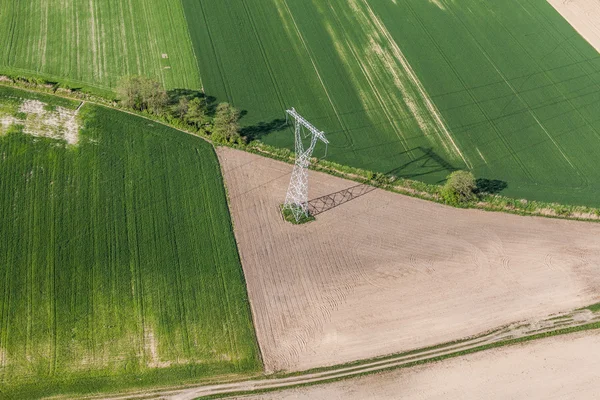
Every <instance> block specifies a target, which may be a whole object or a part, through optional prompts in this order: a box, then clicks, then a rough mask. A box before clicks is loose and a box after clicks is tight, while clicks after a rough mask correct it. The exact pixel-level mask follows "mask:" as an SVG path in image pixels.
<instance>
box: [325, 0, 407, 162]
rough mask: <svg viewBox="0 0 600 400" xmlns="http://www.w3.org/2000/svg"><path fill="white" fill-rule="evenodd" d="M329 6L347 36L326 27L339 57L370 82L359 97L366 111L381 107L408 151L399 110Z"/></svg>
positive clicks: (354, 77)
mask: <svg viewBox="0 0 600 400" xmlns="http://www.w3.org/2000/svg"><path fill="white" fill-rule="evenodd" d="M329 6H330V10H331V13H332V14H333V15H334V16H335V18H336V21H337V23H338V24H337V26H338V28H339V29H341V30H342V32H344V36H345V37H344V39H343V41H342V40H341V38H338V35H337V33H336V31H335V30H334V29H333V28H332V27H331V25H329V24H328V25H327V26H326V28H327V31H328V33H329V35H330V36H331V37H332V40H333V43H334V45H335V47H336V50H337V52H338V54H339V56H340V57H341V59H342V60H343V61H344V63H345V64H346V65H350V64H351V62H354V63H356V64H358V65H359V67H360V71H361V73H362V74H363V76H364V77H365V78H366V80H367V82H368V85H369V89H370V90H369V91H366V90H360V89H359V90H360V96H359V97H360V100H361V101H362V103H363V105H364V109H365V110H376V109H377V106H376V105H375V104H374V103H377V104H378V105H379V108H380V109H381V110H383V113H384V115H385V118H386V120H387V121H388V122H389V124H390V126H391V128H392V129H393V130H394V132H395V133H396V135H397V136H398V139H399V140H400V141H401V142H402V145H403V146H404V149H405V150H407V151H408V150H409V147H408V143H407V140H406V138H405V137H404V136H403V133H402V130H401V128H400V127H399V126H398V123H397V121H398V119H397V118H398V116H396V115H395V114H396V113H395V111H397V110H393V111H392V110H390V108H389V106H388V104H390V101H389V100H390V99H389V97H387V96H386V99H384V98H383V95H382V93H381V92H380V91H379V90H378V89H377V86H376V85H375V78H374V77H373V75H372V73H371V72H372V71H371V70H370V69H368V68H367V67H366V66H365V64H364V62H362V61H361V59H360V57H359V56H358V54H357V49H356V47H355V46H354V45H353V43H352V41H351V39H349V38H348V35H347V33H346V30H345V28H344V24H343V23H342V22H341V21H340V18H339V16H338V15H337V12H336V10H335V7H334V6H333V5H332V4H329ZM342 43H345V45H346V46H345V47H344V46H342ZM346 49H348V51H346ZM348 53H350V54H348ZM350 56H352V61H351V60H350ZM350 73H351V74H352V76H353V80H354V82H356V83H357V84H359V82H360V80H359V78H358V77H357V76H356V74H355V73H354V70H353V69H350ZM370 93H372V94H373V95H374V96H375V99H376V102H373V101H372V97H371V96H370ZM391 103H392V104H395V103H397V100H396V99H394V101H393V102H391ZM394 118H396V119H394ZM409 155H410V157H412V153H409Z"/></svg>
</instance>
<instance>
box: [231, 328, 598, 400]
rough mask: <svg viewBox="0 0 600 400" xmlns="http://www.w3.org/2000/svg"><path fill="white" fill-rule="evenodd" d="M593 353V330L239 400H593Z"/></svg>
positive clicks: (595, 384) (595, 358) (595, 392)
mask: <svg viewBox="0 0 600 400" xmlns="http://www.w3.org/2000/svg"><path fill="white" fill-rule="evenodd" d="M598 354H600V332H597V331H593V332H592V333H581V334H575V335H565V336H558V337H554V338H550V339H544V340H540V341H534V342H529V343H527V344H523V345H519V346H511V347H504V348H499V349H494V350H490V351H484V352H481V353H476V354H472V355H468V356H465V357H460V358H457V359H452V360H446V361H442V362H438V363H435V364H428V365H424V366H421V367H416V368H411V369H406V370H396V371H392V372H386V373H381V374H377V375H371V376H366V377H362V378H356V379H351V380H347V381H341V382H337V383H333V384H326V385H320V386H312V387H308V388H304V389H295V390H288V391H282V392H274V393H271V394H266V395H258V396H248V397H243V399H253V400H259V399H260V400H275V399H277V400H280V399H281V400H292V399H294V400H305V399H311V400H342V399H344V400H345V399H372V400H392V399H402V400H425V399H427V400H435V399H439V400H442V399H443V400H445V399H464V400H480V399H489V400H494V399H497V400H504V399H529V400H536V399H539V400H549V399H557V400H558V399H560V400H563V399H577V400H586V399H590V400H591V399H597V398H598V379H599V378H600V372H599V371H600V358H599V357H598ZM241 399H242V398H240V400H241Z"/></svg>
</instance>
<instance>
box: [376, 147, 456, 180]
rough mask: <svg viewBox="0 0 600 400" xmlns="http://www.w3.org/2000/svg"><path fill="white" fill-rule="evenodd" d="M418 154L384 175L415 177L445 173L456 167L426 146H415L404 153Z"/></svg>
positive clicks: (452, 170) (454, 169)
mask: <svg viewBox="0 0 600 400" xmlns="http://www.w3.org/2000/svg"><path fill="white" fill-rule="evenodd" d="M409 152H410V153H412V154H415V153H416V154H417V155H418V154H419V153H420V156H417V157H416V158H414V159H412V160H410V161H408V162H406V163H404V164H402V165H400V166H399V167H396V168H394V169H392V170H390V171H387V172H386V175H393V176H397V177H400V178H405V179H415V178H419V177H422V176H425V175H431V174H437V173H440V172H444V173H445V174H446V175H447V174H449V173H451V172H454V171H456V170H457V169H458V168H456V167H455V166H453V165H452V164H450V163H449V162H448V161H446V160H445V159H444V158H443V157H441V156H440V155H439V154H437V153H436V152H435V151H433V149H431V148H428V147H421V146H418V147H415V148H413V149H411V150H409V151H404V152H402V153H401V154H405V153H409Z"/></svg>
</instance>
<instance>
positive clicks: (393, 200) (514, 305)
mask: <svg viewBox="0 0 600 400" xmlns="http://www.w3.org/2000/svg"><path fill="white" fill-rule="evenodd" d="M218 154H219V158H220V160H221V163H222V168H223V172H224V176H225V181H226V184H227V187H228V191H229V195H230V199H231V210H232V216H233V221H234V226H235V234H236V240H237V242H238V245H239V250H240V256H241V259H242V265H243V268H244V271H245V276H246V281H247V285H248V291H249V296H250V302H251V307H252V310H253V314H254V320H255V326H256V330H257V334H258V339H259V343H260V347H261V350H262V355H263V359H264V363H265V367H266V369H267V371H276V370H287V371H296V370H305V369H309V368H313V367H319V366H326V365H333V364H340V363H344V362H349V361H353V360H358V359H366V358H371V357H375V356H380V355H384V354H390V353H396V352H401V351H406V350H411V349H415V348H420V347H425V346H429V345H435V344H438V343H442V342H448V341H451V340H454V339H459V338H463V337H467V336H471V335H476V334H479V333H482V332H485V331H487V330H489V329H493V328H496V327H498V326H501V325H504V324H509V323H512V322H515V321H521V320H531V319H535V318H536V317H542V316H546V315H549V314H552V313H555V312H560V311H565V310H570V309H573V308H577V307H581V306H585V305H588V304H592V303H595V302H598V301H600V225H598V224H594V223H583V222H573V221H563V220H554V219H545V218H535V217H519V216H515V215H507V214H500V213H486V212H482V211H477V210H461V209H454V208H450V207H446V206H442V205H439V204H436V203H431V202H427V201H422V200H419V199H414V198H410V197H406V196H401V195H398V194H394V193H389V192H385V191H382V190H373V191H363V192H364V193H362V195H361V196H360V197H357V198H355V199H354V200H352V201H350V202H347V203H345V204H342V205H339V206H337V207H335V208H332V209H330V210H328V211H326V212H323V213H322V214H319V215H318V216H317V220H316V221H314V222H311V223H308V224H305V225H300V226H294V225H291V224H289V223H287V222H285V221H283V220H282V218H281V216H280V214H279V211H278V206H279V204H280V203H281V202H282V201H283V199H284V197H285V192H286V189H287V185H288V180H289V177H290V173H291V170H292V166H291V165H288V164H285V163H281V162H278V161H274V160H271V159H268V158H263V157H259V156H256V155H253V154H249V153H244V152H240V151H236V150H232V149H228V148H219V149H218ZM310 179H311V187H310V196H311V198H317V197H320V196H324V195H328V194H331V193H335V192H338V191H340V190H343V189H348V188H351V187H355V186H356V183H355V182H351V181H347V180H344V179H339V178H335V177H332V176H330V175H326V174H322V173H317V172H312V171H311V173H310Z"/></svg>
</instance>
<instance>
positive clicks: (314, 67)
mask: <svg viewBox="0 0 600 400" xmlns="http://www.w3.org/2000/svg"><path fill="white" fill-rule="evenodd" d="M275 1H281V4H283V6H284V7H285V9H286V11H287V14H288V15H289V17H290V19H291V21H292V24H293V26H294V30H295V32H296V35H297V37H298V39H300V42H301V43H302V47H303V48H304V51H305V53H306V55H307V56H308V58H309V59H310V62H311V64H312V66H313V69H314V71H315V74H316V76H317V79H318V80H319V82H320V84H321V87H322V88H323V91H324V92H325V95H326V96H327V99H328V100H329V104H330V105H331V108H332V110H333V112H334V113H335V116H336V118H337V121H338V123H339V125H340V126H341V127H342V130H343V132H344V135H345V137H346V140H347V142H348V143H349V145H350V146H351V144H352V142H353V140H352V137H351V136H350V135H348V128H347V127H346V124H345V123H344V120H343V119H342V118H341V116H340V113H339V111H338V109H337V107H336V105H335V103H334V102H333V100H332V97H331V94H330V93H329V90H328V89H327V85H326V84H325V81H324V80H323V78H322V77H321V74H320V73H319V68H318V67H317V63H316V62H315V58H314V57H313V55H312V54H311V50H310V47H309V46H308V45H307V43H306V40H305V39H304V36H303V34H302V32H301V31H300V28H299V27H298V24H297V22H296V19H295V18H294V15H293V13H292V11H291V10H290V7H289V6H288V4H287V0H275Z"/></svg>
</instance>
